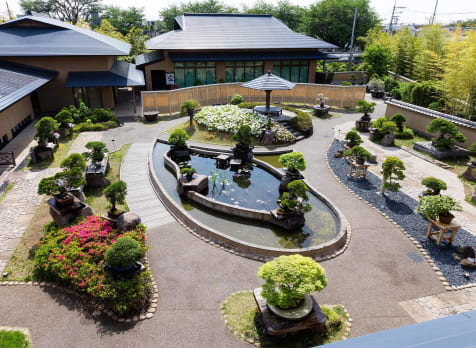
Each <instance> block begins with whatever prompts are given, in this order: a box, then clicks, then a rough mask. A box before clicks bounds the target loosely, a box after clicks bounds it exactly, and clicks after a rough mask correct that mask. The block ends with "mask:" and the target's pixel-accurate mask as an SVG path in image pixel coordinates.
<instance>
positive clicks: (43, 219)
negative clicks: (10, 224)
mask: <svg viewBox="0 0 476 348" xmlns="http://www.w3.org/2000/svg"><path fill="white" fill-rule="evenodd" d="M50 221H51V216H50V214H49V207H48V204H47V203H46V201H43V202H42V203H41V204H40V206H39V207H38V209H37V210H36V212H35V214H34V215H33V217H32V219H31V220H30V223H29V224H28V227H27V228H26V231H25V233H24V234H23V236H22V238H21V240H20V242H19V243H18V245H17V247H16V249H15V251H14V252H13V254H12V256H11V257H10V259H9V260H8V263H7V266H6V267H5V271H6V272H8V279H7V280H9V281H30V280H31V279H32V277H33V268H34V262H33V259H34V257H35V251H36V248H37V245H38V242H39V240H40V238H42V237H43V236H44V230H43V226H44V225H45V224H46V223H48V222H50ZM0 347H1V345H0Z"/></svg>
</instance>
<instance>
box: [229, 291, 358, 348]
mask: <svg viewBox="0 0 476 348" xmlns="http://www.w3.org/2000/svg"><path fill="white" fill-rule="evenodd" d="M246 293H250V294H253V290H241V291H237V292H234V293H232V294H230V295H229V296H228V297H227V298H225V299H224V300H223V302H222V303H221V304H220V313H221V315H222V317H223V320H224V321H225V326H226V327H227V328H228V330H230V332H231V333H232V334H233V335H234V336H235V337H238V338H241V340H243V341H244V342H246V343H249V344H252V345H254V346H256V347H261V344H260V343H259V342H256V341H255V340H253V339H250V338H248V339H247V338H245V336H244V335H243V334H240V333H239V332H238V331H233V328H232V327H231V326H230V325H228V320H227V316H226V314H225V307H224V305H225V304H227V303H228V299H229V298H231V297H232V296H234V295H238V294H246ZM322 306H327V307H332V306H336V305H327V304H325V305H322ZM340 306H342V307H343V308H344V312H345V314H346V315H347V321H345V322H344V326H345V331H344V335H343V336H342V340H346V339H348V338H349V335H350V330H351V328H352V318H351V317H350V314H349V312H347V309H346V308H345V307H344V306H343V305H340Z"/></svg>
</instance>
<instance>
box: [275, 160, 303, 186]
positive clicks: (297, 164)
mask: <svg viewBox="0 0 476 348" xmlns="http://www.w3.org/2000/svg"><path fill="white" fill-rule="evenodd" d="M279 163H281V164H282V165H283V167H284V168H286V174H285V175H284V176H283V177H282V178H281V182H280V183H279V192H284V191H287V189H288V184H289V183H290V182H291V181H294V180H299V179H302V178H303V176H302V175H301V172H300V171H301V170H305V169H306V160H305V159H304V155H303V154H302V153H301V152H296V151H293V152H289V153H285V154H283V155H281V156H279Z"/></svg>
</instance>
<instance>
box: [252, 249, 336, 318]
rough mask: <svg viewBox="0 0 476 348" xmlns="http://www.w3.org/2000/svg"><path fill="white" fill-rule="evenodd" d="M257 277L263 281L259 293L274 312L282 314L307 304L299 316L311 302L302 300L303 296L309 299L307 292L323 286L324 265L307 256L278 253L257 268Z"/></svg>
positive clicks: (309, 292) (324, 278)
mask: <svg viewBox="0 0 476 348" xmlns="http://www.w3.org/2000/svg"><path fill="white" fill-rule="evenodd" d="M258 277H260V278H262V279H264V281H265V283H264V284H263V285H262V286H261V287H262V291H261V295H262V296H263V298H264V299H265V300H266V302H267V305H268V307H269V308H270V309H271V310H272V311H273V312H274V313H275V314H277V315H279V316H282V315H283V314H284V316H285V317H286V311H287V310H289V311H294V312H296V308H298V307H299V306H307V307H308V310H306V308H303V310H302V311H299V312H300V313H302V316H301V318H302V317H304V316H306V315H307V314H309V313H310V312H311V310H312V301H306V298H307V299H310V296H309V294H311V293H312V292H315V291H321V290H322V289H324V288H325V287H326V286H327V278H326V272H325V270H324V268H323V267H322V266H321V265H320V264H319V263H317V262H316V261H314V260H313V259H311V258H310V257H305V256H301V255H289V256H280V257H277V258H275V259H274V260H273V261H269V262H267V263H265V264H264V265H263V266H261V267H260V269H259V271H258ZM309 302H311V305H310V306H309ZM309 307H310V308H309ZM276 309H278V310H276ZM306 312H307V313H306ZM286 319H289V318H286ZM293 319H300V318H299V317H294V318H293Z"/></svg>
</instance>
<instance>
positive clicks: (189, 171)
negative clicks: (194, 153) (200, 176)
mask: <svg viewBox="0 0 476 348" xmlns="http://www.w3.org/2000/svg"><path fill="white" fill-rule="evenodd" d="M196 172H197V171H196V170H195V168H182V169H180V174H182V175H185V177H186V178H187V179H188V180H191V179H192V178H193V174H195V173H196Z"/></svg>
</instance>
